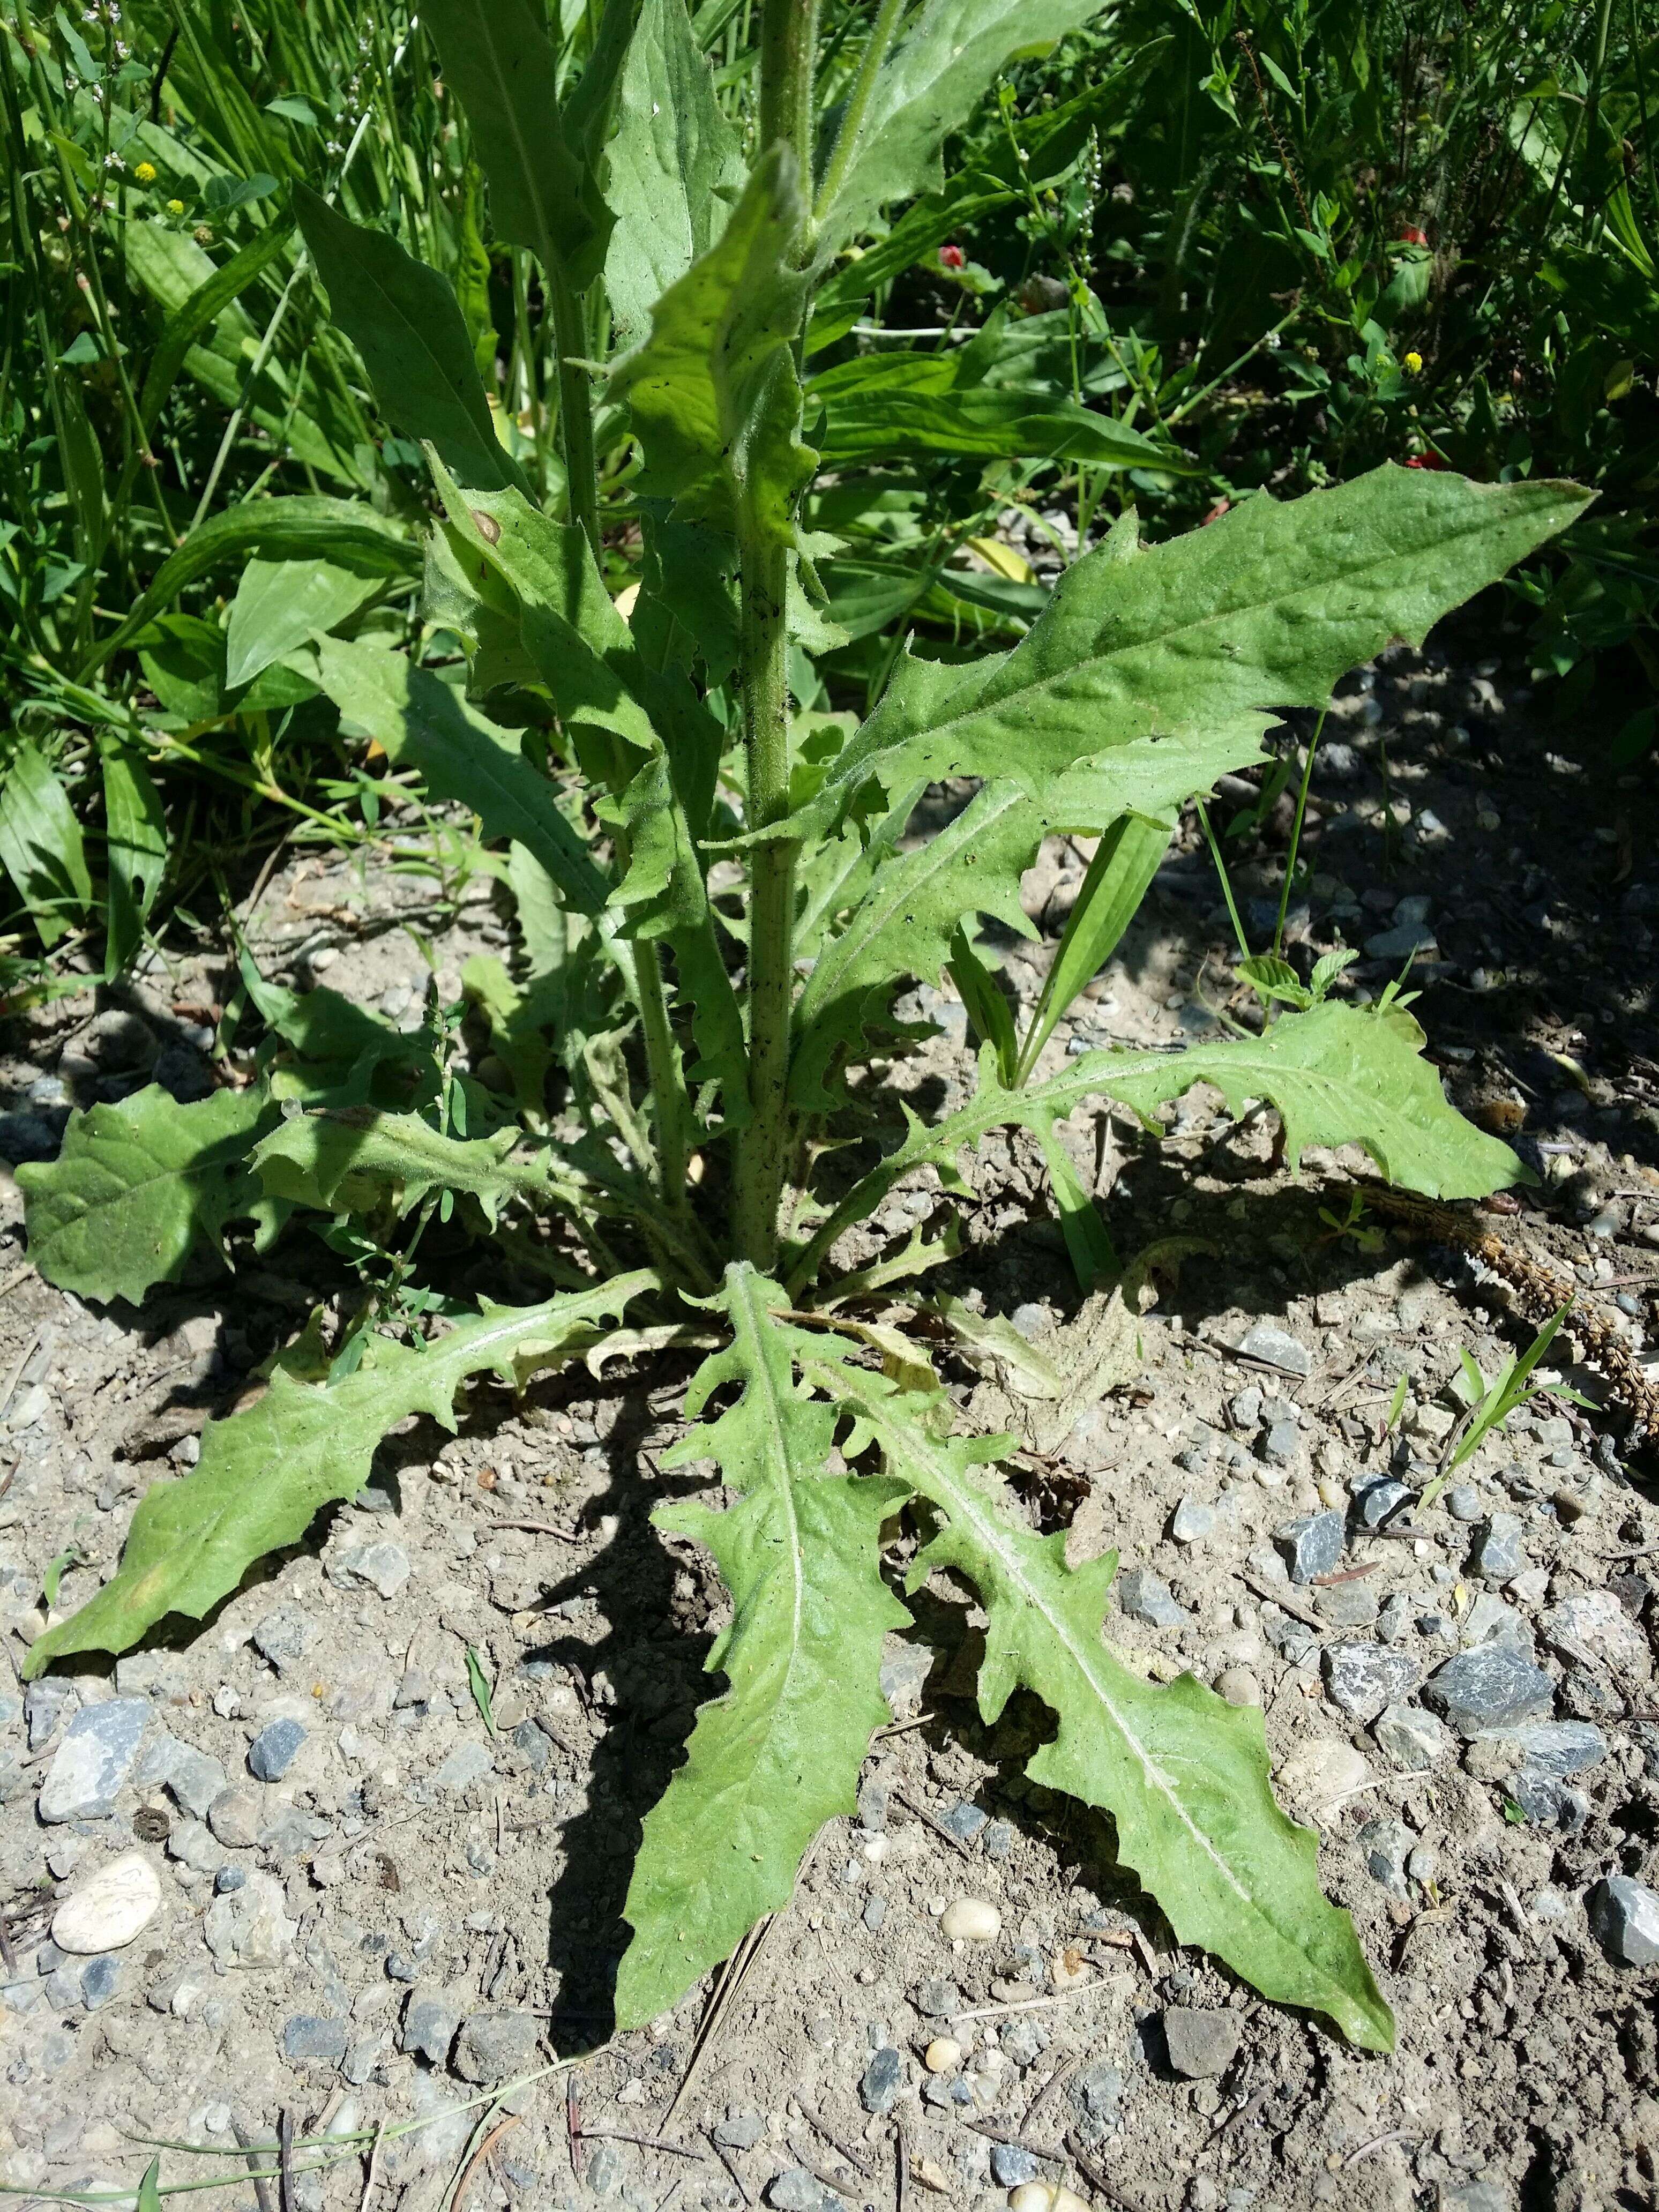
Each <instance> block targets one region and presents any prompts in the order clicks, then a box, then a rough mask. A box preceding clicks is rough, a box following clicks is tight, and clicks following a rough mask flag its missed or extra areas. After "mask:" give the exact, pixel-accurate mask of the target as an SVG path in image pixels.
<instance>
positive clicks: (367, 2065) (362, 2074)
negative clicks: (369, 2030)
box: [340, 2035, 386, 2089]
mask: <svg viewBox="0 0 1659 2212" xmlns="http://www.w3.org/2000/svg"><path fill="white" fill-rule="evenodd" d="M385 2049H386V2038H385V2036H384V2035H365V2036H363V2037H362V2038H361V2039H359V2040H358V2041H357V2042H356V2043H354V2044H352V2045H350V2046H349V2048H348V2050H347V2051H346V2055H345V2061H344V2063H343V2065H342V2066H341V2068H340V2071H341V2073H342V2074H343V2075H345V2077H346V2080H347V2081H349V2082H350V2084H351V2086H352V2087H353V2088H354V2089H361V2088H362V2086H363V2084H364V2083H365V2082H366V2081H368V2080H369V2079H370V2077H371V2076H372V2075H373V2074H374V2069H375V2068H376V2067H377V2066H378V2065H379V2064H380V2053H381V2052H382V2051H384V2050H385Z"/></svg>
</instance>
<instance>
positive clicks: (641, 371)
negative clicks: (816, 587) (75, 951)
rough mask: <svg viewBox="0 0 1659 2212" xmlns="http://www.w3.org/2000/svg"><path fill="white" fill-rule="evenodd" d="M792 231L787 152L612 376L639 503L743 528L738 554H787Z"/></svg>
mask: <svg viewBox="0 0 1659 2212" xmlns="http://www.w3.org/2000/svg"><path fill="white" fill-rule="evenodd" d="M800 222H801V206H800V197H799V191H798V188H797V185H796V181H795V176H794V171H793V161H792V157H791V155H790V153H789V149H787V147H786V146H782V145H776V146H773V147H771V148H769V149H768V151H767V153H766V154H765V155H764V156H763V158H762V160H761V161H759V163H758V164H757V167H756V168H755V172H754V173H753V175H752V176H751V177H750V180H749V186H748V189H747V191H745V192H744V196H743V197H742V199H741V200H739V201H738V204H737V206H736V207H735V208H734V209H733V210H732V214H731V216H730V218H729V219H728V221H727V222H726V228H725V229H724V230H723V231H722V232H721V234H720V240H719V241H718V243H717V244H716V245H714V246H712V247H711V248H710V249H709V251H708V252H707V253H705V254H703V255H702V257H701V258H700V259H698V260H697V261H696V262H694V263H693V264H692V265H691V267H690V269H689V270H687V272H686V274H685V275H684V276H682V277H681V279H680V280H679V282H678V283H677V284H675V285H673V286H671V288H670V289H669V290H668V291H666V292H665V293H664V295H663V296H662V297H661V299H659V301H657V303H656V306H655V307H653V310H652V313H651V335H650V337H648V338H647V340H646V341H645V343H644V344H643V345H641V346H640V347H638V348H637V349H635V351H634V352H633V353H631V354H629V355H628V356H627V357H626V358H625V359H624V360H623V361H620V362H618V363H617V367H616V368H615V369H614V370H613V371H612V373H611V384H610V386H609V390H610V392H611V397H612V398H617V399H625V400H626V401H627V403H628V407H629V414H630V416H631V417H632V419H633V424H634V428H635V433H636V434H637V435H638V437H639V441H640V444H641V447H643V449H644V453H645V469H644V471H643V472H642V474H641V477H640V478H639V486H640V489H641V491H643V492H646V493H647V494H657V495H661V496H663V497H665V498H671V499H673V500H675V501H678V509H679V513H680V514H681V515H682V516H683V517H684V518H686V519H689V520H698V519H703V520H714V521H718V522H720V523H722V524H725V525H730V524H731V523H732V522H733V521H734V520H737V519H738V517H741V518H742V519H743V527H744V536H745V537H746V538H749V539H750V541H757V540H762V539H763V540H766V541H768V542H769V543H771V544H783V545H787V544H793V542H794V519H793V518H794V505H795V501H796V499H797V497H798V496H799V493H800V491H801V489H802V488H803V487H804V486H805V483H807V482H808V480H809V479H810V477H811V473H812V469H813V465H814V457H813V456H812V454H811V453H810V452H809V451H808V450H807V448H806V447H804V446H803V445H802V444H801V442H800V441H799V437H798V436H797V435H796V433H797V431H798V429H799V423H800V384H799V379H798V378H797V376H796V374H795V363H794V356H793V351H792V349H791V348H792V341H793V339H794V337H796V335H797V333H798V332H799V328H800V319H801V310H802V303H803V301H804V300H805V289H806V280H805V276H803V275H802V274H801V273H800V272H799V270H795V269H794V268H793V267H792V266H791V264H790V260H789V255H790V252H791V249H792V247H793V243H794V240H795V239H796V236H797V234H798V233H799V228H800Z"/></svg>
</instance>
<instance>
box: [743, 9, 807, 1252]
mask: <svg viewBox="0 0 1659 2212" xmlns="http://www.w3.org/2000/svg"><path fill="white" fill-rule="evenodd" d="M817 19H818V10H817V0H766V5H765V14H764V15H763V18H762V22H761V89H760V124H761V149H762V151H765V150H766V149H768V148H769V147H771V146H773V145H775V144H776V143H778V142H779V141H780V140H781V141H782V142H783V143H785V144H787V145H788V146H790V147H791V148H792V149H793V152H794V155H795V159H796V161H797V163H798V164H799V175H800V178H801V180H802V187H803V193H804V194H805V193H806V192H810V191H811V177H812V70H813V59H814V56H815V54H816V52H817V27H818V23H817ZM738 552H739V583H740V587H741V592H742V614H741V619H740V624H739V649H740V653H741V660H740V667H741V671H742V693H743V738H744V757H745V762H746V764H747V769H748V806H747V820H748V826H749V828H750V829H772V828H774V827H775V825H776V824H778V823H781V822H782V821H783V820H784V819H785V818H786V817H787V814H788V811H789V684H788V673H787V651H788V641H789V623H788V606H789V554H788V549H787V547H786V546H784V545H781V544H777V543H776V542H775V540H774V539H773V538H770V537H769V536H768V535H766V534H765V533H764V532H763V531H762V530H761V529H760V528H759V527H758V526H757V522H756V520H755V519H754V517H753V516H751V515H750V514H749V513H747V512H740V513H739V515H738ZM794 979H795V847H794V845H793V843H792V842H790V841H789V840H788V839H787V838H786V839H782V840H780V841H779V842H776V843H775V844H768V845H760V846H757V847H756V848H754V859H753V860H752V862H751V865H750V896H749V1100H750V1118H749V1121H748V1124H747V1126H746V1127H744V1130H743V1131H742V1133H741V1134H740V1135H739V1137H738V1156H737V1163H736V1176H735V1185H736V1188H735V1192H734V1198H733V1209H732V1229H733V1231H734V1233H735V1237H736V1242H737V1247H738V1251H739V1252H740V1253H741V1255H743V1257H744V1259H745V1260H747V1261H750V1262H751V1264H752V1265H753V1266H755V1267H758V1268H760V1269H761V1270H762V1272H763V1273H770V1271H771V1269H772V1268H773V1267H774V1266H775V1263H776V1260H777V1252H778V1208H779V1206H780V1203H781V1199H782V1196H783V1179H784V1169H785V1166H786V1164H787V1158H788V1154H789V1150H790V1146H789V1104H788V1100H789V1022H790V1014H791V1012H792V1007H793V996H794Z"/></svg>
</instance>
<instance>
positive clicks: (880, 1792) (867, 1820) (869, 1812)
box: [859, 1780, 889, 1836]
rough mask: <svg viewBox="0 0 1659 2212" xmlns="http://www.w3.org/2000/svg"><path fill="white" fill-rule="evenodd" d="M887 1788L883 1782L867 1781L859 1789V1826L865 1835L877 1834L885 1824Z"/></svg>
mask: <svg viewBox="0 0 1659 2212" xmlns="http://www.w3.org/2000/svg"><path fill="white" fill-rule="evenodd" d="M888 1796H889V1792H888V1788H887V1784H885V1783H884V1782H877V1781H873V1780H872V1781H869V1782H866V1783H865V1784H862V1785H861V1787H860V1790H859V1826H860V1827H861V1828H862V1829H863V1830H864V1832H865V1833H866V1835H867V1836H878V1835H879V1834H880V1833H881V1832H882V1830H883V1829H884V1827H885V1826H887V1802H888Z"/></svg>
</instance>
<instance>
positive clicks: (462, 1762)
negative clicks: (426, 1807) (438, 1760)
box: [433, 1741, 495, 1791]
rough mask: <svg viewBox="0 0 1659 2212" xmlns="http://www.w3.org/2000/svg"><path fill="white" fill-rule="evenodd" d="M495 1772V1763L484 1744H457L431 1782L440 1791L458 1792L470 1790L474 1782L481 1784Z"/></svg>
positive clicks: (486, 1745)
mask: <svg viewBox="0 0 1659 2212" xmlns="http://www.w3.org/2000/svg"><path fill="white" fill-rule="evenodd" d="M494 1772H495V1760H494V1759H492V1758H491V1757H490V1755H489V1745H488V1744H484V1743H474V1742H471V1741H469V1742H465V1743H458V1744H457V1745H456V1747H455V1748H454V1750H453V1751H452V1752H451V1753H450V1754H449V1756H448V1758H447V1759H445V1761H444V1763H443V1765H441V1767H440V1768H439V1769H438V1771H437V1773H436V1774H435V1776H434V1777H433V1780H434V1781H435V1783H436V1784H437V1785H438V1787H439V1789H440V1790H456V1791H459V1790H470V1789H471V1787H472V1785H473V1784H474V1783H475V1782H482V1781H483V1778H484V1777H485V1775H487V1774H493V1773H494Z"/></svg>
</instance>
